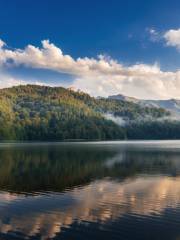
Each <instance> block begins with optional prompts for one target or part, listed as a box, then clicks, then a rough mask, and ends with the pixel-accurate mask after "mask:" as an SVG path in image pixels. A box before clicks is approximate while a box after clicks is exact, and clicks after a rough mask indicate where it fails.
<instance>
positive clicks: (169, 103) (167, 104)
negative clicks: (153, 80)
mask: <svg viewBox="0 0 180 240" xmlns="http://www.w3.org/2000/svg"><path fill="white" fill-rule="evenodd" d="M108 99H115V100H120V101H129V102H133V103H137V104H139V105H140V106H144V107H156V108H164V109H166V110H168V111H170V112H171V113H172V114H173V115H180V100H178V99H167V100H143V99H138V98H133V97H128V96H124V95H122V94H118V95H113V96H109V97H108Z"/></svg>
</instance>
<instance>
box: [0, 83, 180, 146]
mask: <svg viewBox="0 0 180 240" xmlns="http://www.w3.org/2000/svg"><path fill="white" fill-rule="evenodd" d="M106 114H112V115H113V116H114V118H122V119H123V120H124V122H125V123H126V124H125V125H123V126H120V125H118V124H116V122H113V121H112V120H109V119H107V118H106ZM169 115H170V113H169V112H168V111H167V110H165V109H162V108H155V107H142V106H140V105H138V104H136V103H133V102H128V101H119V100H114V99H106V98H98V99H97V98H93V97H91V96H90V95H88V94H86V93H83V92H79V91H73V90H71V89H66V88H62V87H54V88H52V87H47V86H37V85H26V86H17V87H12V88H7V89H1V90H0V140H44V141H48V140H49V141H58V140H71V139H76V140H79V139H81V140H105V139H127V138H129V139H137V138H139V139H148V138H150V139H153V138H154V139H157V138H180V126H179V123H178V122H167V121H163V123H162V122H161V121H156V120H157V119H162V118H164V117H167V116H169ZM142 119H143V121H140V120H142Z"/></svg>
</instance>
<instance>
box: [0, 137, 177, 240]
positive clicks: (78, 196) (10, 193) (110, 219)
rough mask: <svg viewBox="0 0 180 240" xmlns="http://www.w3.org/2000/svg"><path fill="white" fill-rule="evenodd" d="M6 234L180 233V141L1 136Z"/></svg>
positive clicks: (2, 232)
mask: <svg viewBox="0 0 180 240" xmlns="http://www.w3.org/2000/svg"><path fill="white" fill-rule="evenodd" d="M0 190H1V191H0V238H2V239H78V240H79V239H80V240H81V239H88V240H89V239H123V240H124V239H168V240H169V239H178V238H179V237H180V210H179V209H180V142H179V141H146V142H143V141H138V142H133V141H131V142H92V143H26V144H20V143H19V144H18V143H17V144H16V143H9V144H8V143H7V144H6V143H4V144H0Z"/></svg>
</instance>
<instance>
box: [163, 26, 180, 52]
mask: <svg viewBox="0 0 180 240" xmlns="http://www.w3.org/2000/svg"><path fill="white" fill-rule="evenodd" d="M164 39H165V40H166V44H167V45H168V46H172V47H176V48H177V49H178V50H180V28H179V29H176V30H174V29H170V30H168V31H167V32H166V33H165V34H164Z"/></svg>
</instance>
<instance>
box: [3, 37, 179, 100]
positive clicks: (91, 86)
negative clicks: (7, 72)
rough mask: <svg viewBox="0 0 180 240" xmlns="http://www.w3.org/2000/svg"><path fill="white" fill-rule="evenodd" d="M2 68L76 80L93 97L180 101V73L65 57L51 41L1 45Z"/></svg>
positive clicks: (76, 83)
mask: <svg viewBox="0 0 180 240" xmlns="http://www.w3.org/2000/svg"><path fill="white" fill-rule="evenodd" d="M0 65H1V67H3V66H21V65H24V66H26V67H30V68H39V69H50V70H53V71H57V72H60V73H67V74H70V75H73V76H74V82H73V84H72V83H71V85H74V86H75V87H76V88H79V89H81V90H83V91H86V92H88V93H90V94H91V95H95V96H97V95H101V96H107V95H112V94H116V93H123V94H125V95H130V96H134V97H141V98H146V99H147V98H170V97H176V98H179V97H180V91H179V89H180V71H176V72H165V71H162V70H161V69H160V67H159V66H158V64H156V63H155V64H153V65H147V64H135V65H131V66H125V65H123V64H121V63H119V62H117V61H115V60H113V59H111V58H109V57H105V56H103V55H99V56H98V57H97V58H88V57H84V58H77V59H74V58H73V57H71V56H70V55H65V54H64V53H63V52H62V50H61V49H60V48H58V47H57V46H55V45H54V44H52V43H50V42H49V41H48V40H44V41H42V47H41V48H39V47H35V46H33V45H28V46H26V47H25V48H24V49H14V50H12V49H8V48H7V47H6V45H5V43H4V42H2V41H1V42H0Z"/></svg>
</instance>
